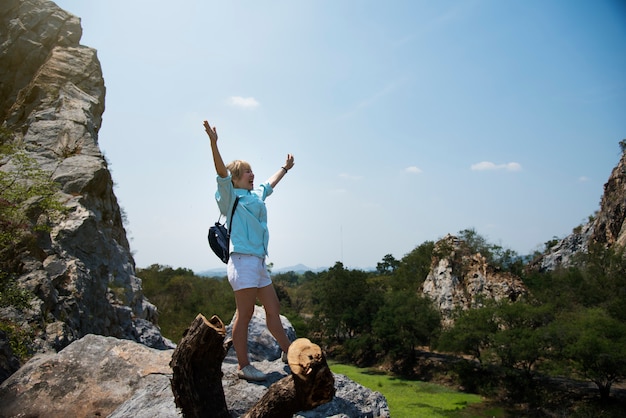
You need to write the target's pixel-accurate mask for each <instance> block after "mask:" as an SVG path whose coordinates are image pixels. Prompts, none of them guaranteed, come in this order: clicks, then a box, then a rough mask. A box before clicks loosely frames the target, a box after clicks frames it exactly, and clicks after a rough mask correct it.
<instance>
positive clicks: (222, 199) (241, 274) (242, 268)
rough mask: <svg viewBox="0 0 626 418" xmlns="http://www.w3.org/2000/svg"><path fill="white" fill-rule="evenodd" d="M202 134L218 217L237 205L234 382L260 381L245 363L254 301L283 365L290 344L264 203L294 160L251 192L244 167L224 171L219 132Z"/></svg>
mask: <svg viewBox="0 0 626 418" xmlns="http://www.w3.org/2000/svg"><path fill="white" fill-rule="evenodd" d="M204 129H205V130H206V133H207V134H208V135H209V138H210V140H211V151H212V153H213V162H214V164H215V171H216V172H217V176H218V177H217V192H216V193H215V200H216V201H217V205H218V207H219V209H220V212H221V213H222V214H223V215H225V216H227V217H228V216H230V214H231V211H232V208H233V205H234V203H235V198H236V197H237V196H238V197H239V202H238V204H237V208H236V209H235V213H234V215H233V219H227V222H228V225H230V241H231V254H230V259H229V260H228V266H227V272H228V281H229V283H230V285H231V286H232V288H233V291H234V292H235V303H236V304H237V314H236V316H235V321H234V323H233V330H232V333H233V346H234V347H235V352H236V353H237V362H238V363H239V369H238V373H237V374H238V376H239V377H240V378H242V379H246V380H255V381H261V380H265V379H266V377H267V376H266V375H265V374H264V373H263V372H261V371H260V370H258V369H257V368H256V367H254V366H253V365H252V364H250V359H249V358H248V324H249V323H250V319H251V318H252V314H253V313H254V305H255V303H256V299H257V298H258V299H259V301H260V302H261V304H262V305H263V307H264V308H265V317H266V321H267V328H268V329H269V331H270V332H271V333H272V335H273V336H274V338H276V341H277V342H278V344H279V345H280V348H281V349H282V350H283V355H282V358H283V360H285V359H286V353H287V351H288V350H289V345H290V344H291V342H290V341H289V338H288V337H287V334H286V333H285V330H284V329H283V326H282V324H281V322H280V316H279V315H280V303H279V301H278V297H277V296H276V291H275V290H274V286H272V281H271V279H270V276H269V273H268V271H267V267H266V265H265V257H266V256H267V244H268V241H269V234H268V230H267V210H266V208H265V198H266V197H268V196H269V195H270V194H272V192H273V190H274V187H276V185H277V184H278V183H279V182H280V180H281V179H282V178H283V177H284V176H285V174H287V172H288V171H289V170H290V169H291V168H292V167H293V165H294V160H293V155H291V154H287V160H286V161H285V165H284V166H283V167H281V168H280V169H279V170H278V171H277V172H276V173H275V174H274V175H273V176H272V177H270V178H269V180H267V182H266V183H264V184H261V185H259V186H258V187H257V188H254V173H253V172H252V169H251V167H250V164H248V163H247V162H245V161H241V160H235V161H233V162H231V163H230V164H228V165H224V161H223V160H222V157H221V155H220V152H219V150H218V148H217V130H216V128H215V126H214V127H211V126H210V125H209V123H208V122H207V121H206V120H205V121H204Z"/></svg>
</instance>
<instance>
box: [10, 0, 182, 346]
mask: <svg viewBox="0 0 626 418" xmlns="http://www.w3.org/2000/svg"><path fill="white" fill-rule="evenodd" d="M0 25H1V28H2V29H1V30H0V123H1V124H2V125H3V127H4V128H5V129H8V130H9V131H11V132H13V133H14V135H15V136H16V141H17V142H19V143H20V144H22V145H23V147H24V149H25V151H26V153H27V154H28V155H29V156H30V157H31V158H33V159H34V160H35V161H36V162H37V163H38V164H39V166H40V167H41V168H42V169H44V170H45V171H47V172H49V173H50V176H51V178H52V179H54V181H56V182H57V183H59V185H60V187H61V192H60V194H59V198H60V200H61V202H63V204H64V205H65V206H66V207H67V208H68V211H67V213H64V214H63V215H62V217H61V218H60V219H58V220H55V222H54V225H53V227H52V230H51V231H50V232H49V233H47V234H43V235H41V236H40V238H39V242H38V243H37V248H35V249H32V250H31V251H30V252H29V253H27V254H24V255H23V256H22V259H21V260H20V262H21V265H22V269H21V276H20V277H19V278H18V283H19V285H20V286H22V287H23V288H26V289H28V290H31V291H32V292H33V293H34V294H35V295H36V299H34V300H33V301H32V303H31V307H30V309H29V310H27V311H20V310H16V309H12V308H5V309H3V310H1V311H0V319H1V320H2V321H11V322H12V323H14V324H17V325H18V326H19V327H20V328H22V329H23V330H25V331H26V332H28V333H30V334H31V335H33V337H34V347H33V348H34V350H35V351H36V352H46V351H58V350H61V349H63V348H64V347H66V346H67V345H68V344H70V343H71V342H72V341H75V340H77V339H79V338H81V337H83V336H85V335H87V334H101V335H106V336H115V337H118V338H123V339H130V340H134V341H138V342H142V343H145V344H148V345H150V346H152V347H156V348H166V347H167V346H169V345H171V344H170V343H169V342H168V341H166V340H164V339H163V337H161V335H160V332H159V330H158V328H157V327H156V326H155V324H156V322H157V310H156V308H155V307H154V306H153V305H152V304H150V303H149V302H148V300H146V298H145V297H144V296H143V294H142V290H141V280H140V279H139V278H137V277H136V276H135V264H134V260H133V258H132V255H131V252H130V248H129V244H128V241H127V238H126V231H125V229H124V226H123V222H122V215H121V212H120V207H119V205H118V202H117V199H116V197H115V194H114V193H113V181H112V179H111V173H110V172H109V170H108V167H107V162H106V160H105V158H104V157H103V155H102V153H101V151H100V148H99V146H98V131H99V129H100V126H101V123H102V114H103V112H104V99H105V86H104V79H103V76H102V71H101V66H100V62H99V61H98V58H97V55H96V51H95V50H94V49H92V48H88V47H85V46H82V45H79V41H80V37H81V35H82V29H81V26H80V20H79V19H78V18H77V17H75V16H73V15H71V14H69V13H67V12H65V11H63V10H62V9H60V8H58V7H57V6H56V5H55V4H54V3H53V2H51V1H44V0H3V1H2V2H1V3H0ZM0 169H2V170H11V169H12V165H11V163H10V162H9V163H6V164H4V165H2V166H1V167H0Z"/></svg>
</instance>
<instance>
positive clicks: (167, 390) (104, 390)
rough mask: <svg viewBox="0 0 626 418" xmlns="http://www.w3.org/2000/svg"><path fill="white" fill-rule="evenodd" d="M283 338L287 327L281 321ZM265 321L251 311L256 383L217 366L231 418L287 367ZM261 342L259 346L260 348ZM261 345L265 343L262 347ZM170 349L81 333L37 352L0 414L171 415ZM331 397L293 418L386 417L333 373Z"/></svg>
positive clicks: (229, 359) (230, 365) (370, 394)
mask: <svg viewBox="0 0 626 418" xmlns="http://www.w3.org/2000/svg"><path fill="white" fill-rule="evenodd" d="M281 320H282V322H283V324H284V326H285V328H286V330H287V332H288V334H289V335H290V336H291V337H293V338H295V333H294V332H293V327H292V326H291V324H290V323H289V321H288V320H287V319H286V318H281ZM264 322H265V317H264V314H263V310H262V309H257V310H256V311H255V314H254V317H253V319H252V321H251V324H250V336H251V339H252V340H253V343H252V344H250V348H251V352H250V353H251V356H252V357H253V358H255V359H256V360H255V361H254V365H255V366H256V367H258V368H259V369H260V370H262V371H264V372H265V373H267V374H268V375H269V379H268V380H267V381H266V382H262V383H252V382H247V381H245V380H240V379H239V378H237V374H236V373H237V360H236V358H235V353H234V352H233V351H232V350H231V351H229V353H228V355H227V356H226V358H225V360H224V362H223V365H222V372H223V378H222V386H223V388H224V394H225V396H226V401H227V405H228V409H229V411H231V414H232V416H233V417H238V416H240V415H242V414H243V413H244V412H245V411H247V410H248V409H249V408H250V407H251V406H252V405H254V404H255V403H256V402H257V401H258V400H259V399H260V398H261V396H263V394H264V393H265V391H266V390H267V388H268V387H269V386H270V385H271V384H272V383H274V382H276V381H278V380H280V379H282V378H283V377H285V376H287V375H288V374H289V373H290V371H289V367H288V366H287V365H286V364H284V363H283V362H282V361H281V360H280V359H279V358H277V357H276V349H278V350H280V349H279V348H278V345H277V344H276V342H275V341H273V340H270V339H267V340H266V339H265V337H264V336H263V333H264V328H265V324H264ZM261 340H262V341H263V343H261ZM266 344H267V345H266ZM172 353H173V350H157V349H153V348H150V347H147V346H145V345H142V344H138V343H136V342H132V341H128V340H120V339H117V338H113V337H103V336H98V335H87V336H85V337H83V338H81V339H79V340H77V341H74V342H73V343H71V344H70V345H69V346H67V347H66V348H65V349H63V350H61V351H60V352H59V353H57V354H39V355H37V356H35V357H34V358H33V359H31V360H30V361H29V362H28V363H26V365H24V366H23V367H22V368H21V369H20V370H18V371H17V372H16V373H15V374H13V375H12V376H11V377H10V378H9V379H7V380H6V381H5V382H4V383H3V384H2V385H0V411H2V412H0V416H2V417H11V416H18V415H19V416H46V417H68V416H109V417H119V418H121V417H129V416H132V417H138V418H144V417H145V418H166V417H179V416H181V413H180V411H179V410H177V408H176V406H175V403H174V396H173V394H172V390H171V387H170V378H171V374H172V370H171V368H170V366H169V362H170V360H171V356H172ZM335 387H336V394H335V397H334V399H333V400H332V401H331V402H329V403H328V404H325V405H321V406H319V407H317V408H316V409H314V410H312V411H303V412H301V413H299V414H297V415H295V416H296V417H309V418H317V417H342V418H343V417H373V418H375V417H389V408H388V406H387V402H386V400H385V398H384V396H383V395H382V394H380V393H379V392H374V391H372V390H370V389H367V388H365V387H363V386H361V385H359V384H357V383H355V382H353V381H351V380H350V379H348V378H347V377H345V376H343V375H335Z"/></svg>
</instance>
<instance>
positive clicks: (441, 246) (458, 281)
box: [422, 235, 528, 322]
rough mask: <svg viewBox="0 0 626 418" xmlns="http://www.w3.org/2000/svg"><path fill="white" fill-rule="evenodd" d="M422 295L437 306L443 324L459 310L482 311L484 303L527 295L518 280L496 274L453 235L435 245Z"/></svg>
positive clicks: (522, 284)
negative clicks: (478, 309)
mask: <svg viewBox="0 0 626 418" xmlns="http://www.w3.org/2000/svg"><path fill="white" fill-rule="evenodd" d="M422 291H423V294H424V295H425V296H428V297H429V298H430V299H431V300H433V301H434V302H435V305H436V307H437V308H438V309H439V311H440V312H441V313H442V316H443V319H444V322H449V321H450V319H451V317H452V313H453V311H454V310H456V309H470V308H476V307H480V306H481V304H482V302H483V301H485V300H496V301H499V300H502V299H507V300H511V301H515V300H516V299H517V298H519V297H520V296H522V295H525V294H526V293H527V292H528V291H527V289H526V286H525V285H524V283H523V282H522V281H521V280H520V279H519V278H518V277H517V276H515V275H513V274H510V273H506V272H500V271H497V270H496V269H494V268H493V267H492V266H490V265H489V264H488V263H487V261H486V259H485V257H483V256H482V255H481V254H470V253H469V252H468V250H467V248H466V245H465V244H464V243H463V242H462V241H461V240H459V239H458V238H457V237H455V236H452V235H447V236H446V237H444V238H443V239H441V240H439V241H438V242H437V243H436V244H435V247H434V250H433V258H432V261H431V267H430V272H429V274H428V276H427V277H426V280H425V281H424V284H423V288H422Z"/></svg>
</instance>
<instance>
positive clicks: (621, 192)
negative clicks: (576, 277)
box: [529, 150, 626, 271]
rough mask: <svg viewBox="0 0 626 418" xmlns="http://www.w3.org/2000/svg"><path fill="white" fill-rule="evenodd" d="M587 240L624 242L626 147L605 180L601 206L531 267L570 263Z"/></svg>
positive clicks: (551, 267)
mask: <svg viewBox="0 0 626 418" xmlns="http://www.w3.org/2000/svg"><path fill="white" fill-rule="evenodd" d="M590 244H600V245H603V246H605V247H609V248H610V247H613V246H620V247H624V246H626V150H624V151H623V152H622V157H621V159H620V161H619V162H618V164H617V166H615V168H614V169H613V171H612V172H611V175H610V176H609V179H608V180H607V182H606V183H605V184H604V191H603V194H602V199H601V200H600V209H599V210H598V212H597V213H596V214H595V216H593V217H592V218H591V219H590V220H589V222H587V223H586V224H585V225H582V226H579V227H576V228H574V230H573V231H572V233H571V234H570V235H568V236H567V237H565V238H563V239H562V240H560V241H559V242H557V243H556V244H555V245H554V246H552V248H549V249H548V250H547V251H546V252H545V254H543V255H542V256H541V257H539V258H538V259H537V260H534V261H533V262H532V263H531V265H530V267H529V268H531V269H537V270H540V271H549V270H554V269H556V268H558V267H568V266H570V265H571V263H572V260H573V259H574V256H575V255H576V254H579V253H584V252H586V251H587V249H588V248H589V245H590Z"/></svg>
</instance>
